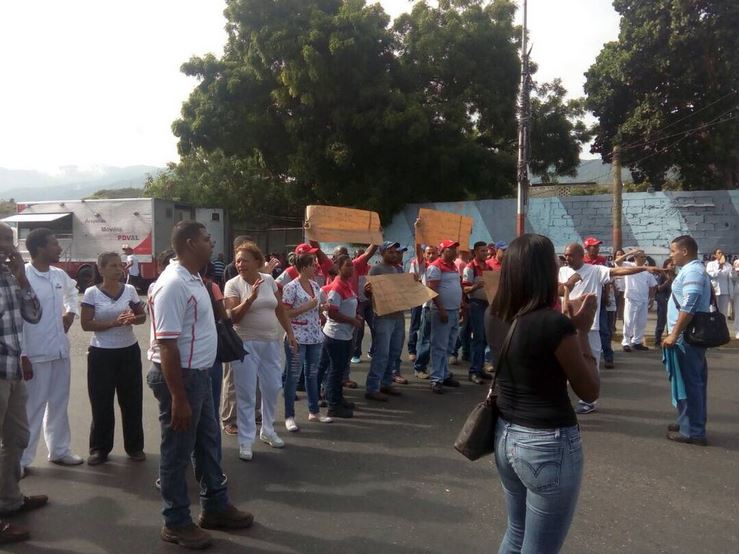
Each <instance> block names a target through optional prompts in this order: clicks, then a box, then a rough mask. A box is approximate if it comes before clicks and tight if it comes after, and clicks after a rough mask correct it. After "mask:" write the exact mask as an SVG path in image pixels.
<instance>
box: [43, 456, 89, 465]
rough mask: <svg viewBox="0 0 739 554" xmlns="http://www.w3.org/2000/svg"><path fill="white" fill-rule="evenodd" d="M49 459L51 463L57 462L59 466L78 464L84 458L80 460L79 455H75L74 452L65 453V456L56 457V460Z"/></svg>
mask: <svg viewBox="0 0 739 554" xmlns="http://www.w3.org/2000/svg"><path fill="white" fill-rule="evenodd" d="M49 461H50V462H51V463H52V464H57V465H60V466H78V465H80V464H81V463H82V462H83V461H84V460H82V458H80V457H79V456H76V455H75V454H67V455H66V456H62V457H61V458H57V459H56V460H49Z"/></svg>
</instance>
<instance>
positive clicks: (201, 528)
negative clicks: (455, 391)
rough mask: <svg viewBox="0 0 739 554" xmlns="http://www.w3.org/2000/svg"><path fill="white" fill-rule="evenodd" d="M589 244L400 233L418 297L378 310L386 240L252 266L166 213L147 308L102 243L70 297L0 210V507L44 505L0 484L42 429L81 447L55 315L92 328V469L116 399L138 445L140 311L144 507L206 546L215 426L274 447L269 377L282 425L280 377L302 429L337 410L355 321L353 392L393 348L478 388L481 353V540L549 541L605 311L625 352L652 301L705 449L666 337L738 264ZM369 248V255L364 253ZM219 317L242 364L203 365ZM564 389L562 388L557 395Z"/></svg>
mask: <svg viewBox="0 0 739 554" xmlns="http://www.w3.org/2000/svg"><path fill="white" fill-rule="evenodd" d="M600 245H601V241H599V240H598V239H597V238H595V237H587V238H586V239H585V241H584V242H583V244H580V243H572V244H569V245H567V247H566V248H565V250H564V253H563V255H562V256H561V257H558V256H557V255H555V250H554V246H553V245H552V243H551V241H549V239H547V238H546V237H543V236H540V235H524V236H522V237H519V238H517V239H515V240H514V241H513V242H512V243H511V244H510V245H508V244H507V243H505V242H503V241H498V242H495V243H486V242H476V243H474V245H472V248H471V251H470V252H464V251H461V250H460V244H459V243H458V242H456V241H455V240H443V241H441V242H440V243H439V244H438V245H417V246H416V252H415V254H416V255H415V257H414V258H412V259H411V260H410V264H409V269H408V271H410V272H411V273H413V274H414V275H415V276H416V278H417V280H418V281H420V282H422V283H423V284H424V285H426V286H427V287H429V288H430V289H432V290H433V291H434V292H436V293H437V294H436V296H434V298H433V299H432V300H429V301H428V302H427V303H426V304H425V305H423V306H418V307H416V308H414V309H413V310H411V312H410V314H406V313H405V312H404V311H403V310H399V311H396V312H394V313H389V314H383V315H378V314H376V313H374V309H373V304H372V283H371V279H368V277H372V276H379V275H392V274H398V273H402V272H404V271H406V269H405V267H406V266H405V264H404V257H405V254H406V248H404V247H403V246H402V245H401V244H399V243H398V242H393V241H386V242H383V243H382V244H379V245H370V246H369V247H367V248H366V249H360V250H357V251H356V252H355V253H354V255H353V256H350V255H349V253H348V251H347V249H346V248H345V247H338V248H336V249H335V251H334V252H333V255H332V256H329V255H327V254H326V253H324V252H323V251H322V250H321V247H320V245H319V244H318V243H315V242H308V243H304V244H300V245H298V246H297V247H296V248H295V249H294V251H293V252H292V253H291V254H290V256H289V257H288V260H281V259H280V258H279V257H278V256H270V259H269V260H267V259H265V256H264V255H263V254H262V252H261V250H260V249H259V247H258V246H257V245H256V244H255V243H254V241H253V240H251V238H250V237H247V236H240V237H237V238H236V239H235V240H234V242H233V248H234V250H233V260H234V261H233V262H232V263H230V264H226V263H225V261H224V256H223V255H219V256H217V257H216V259H215V260H213V261H212V260H211V259H212V255H213V252H212V250H213V245H212V242H211V239H210V237H209V235H208V233H207V231H206V228H205V226H204V225H202V224H200V223H198V222H192V221H184V222H180V223H178V224H177V225H176V226H175V227H174V229H173V231H172V249H171V250H168V251H165V252H162V253H161V254H160V255H159V256H158V258H157V261H158V266H159V271H160V275H159V277H158V279H157V280H156V281H155V282H154V283H152V284H151V285H150V287H149V289H148V294H147V302H146V304H145V303H144V302H142V301H141V300H140V297H139V295H138V293H137V291H136V288H135V286H134V285H139V284H140V283H138V282H136V283H132V282H131V274H130V271H131V268H132V267H134V265H135V264H134V262H132V260H131V259H130V256H131V254H130V253H128V252H127V251H125V250H124V252H127V258H126V259H122V258H121V256H120V255H119V254H118V253H117V252H103V253H101V254H100V256H99V259H98V268H99V272H100V276H101V282H99V283H98V284H96V285H93V286H90V287H89V288H88V289H87V290H86V291H85V292H84V296H83V298H82V302H81V307H78V299H77V291H76V289H75V282H74V280H72V279H71V278H70V277H69V276H68V275H67V274H66V273H65V272H64V271H63V270H61V269H59V268H58V267H55V265H54V264H56V263H57V262H58V261H59V255H60V253H61V249H60V247H59V243H58V241H57V240H56V237H55V236H54V234H53V232H52V231H51V230H49V229H36V230H34V231H32V232H31V233H30V234H29V235H28V237H27V239H26V247H27V249H28V251H29V254H30V256H31V261H30V262H29V263H27V264H24V263H23V260H22V258H21V257H20V255H19V254H18V252H17V250H16V249H15V247H14V246H13V234H12V230H11V229H10V228H9V227H7V226H6V225H0V254H1V256H0V259H1V260H5V261H0V302H1V303H2V304H3V308H4V309H3V310H2V311H1V312H0V313H1V314H2V315H1V319H0V323H1V325H2V327H1V328H2V333H1V334H0V337H1V338H0V341H2V346H3V348H2V349H0V358H2V361H3V365H2V367H3V372H2V373H1V374H0V377H2V379H0V419H1V420H2V421H0V429H2V454H3V457H2V463H0V471H2V476H1V477H2V478H1V479H0V482H1V483H2V490H1V491H0V514H5V515H8V514H13V513H18V512H23V511H29V510H33V509H36V508H39V507H41V506H43V505H44V504H46V502H47V500H48V499H47V498H46V497H45V496H42V495H37V496H24V495H23V494H21V492H20V488H19V481H20V479H22V478H23V477H24V476H25V475H27V474H32V468H31V463H32V462H33V460H34V458H35V455H36V450H37V443H38V441H39V438H40V436H41V431H42V430H43V432H44V439H45V442H46V446H47V449H48V453H49V454H48V459H49V461H51V462H53V463H56V464H60V465H76V464H81V463H83V461H84V460H83V459H82V458H81V457H80V456H78V455H76V454H74V453H73V452H72V451H71V448H70V443H71V436H70V427H69V419H68V416H67V404H68V401H69V389H70V369H71V367H70V366H71V363H70V345H69V339H68V337H67V331H68V330H69V328H70V326H71V325H72V324H73V322H74V320H75V318H77V317H79V318H80V321H81V326H82V329H83V330H84V331H87V332H90V333H91V340H90V346H89V350H88V358H87V365H88V367H87V384H88V394H89V399H90V405H91V413H92V422H91V426H90V432H89V453H88V458H87V463H88V464H89V465H96V464H102V463H105V462H106V461H107V460H108V456H109V454H110V452H111V450H112V448H113V445H114V428H115V424H114V422H115V416H114V399H115V397H116V396H117V397H118V403H119V406H120V411H121V418H122V423H123V444H124V448H125V451H126V453H127V454H128V457H129V458H130V459H131V460H132V461H142V460H144V459H145V458H146V455H145V454H144V433H143V423H142V404H143V399H142V395H143V377H142V365H141V351H140V348H139V344H138V341H137V339H136V336H135V334H134V331H133V326H134V325H141V324H144V323H145V322H146V321H147V318H148V320H149V323H150V325H151V337H150V344H149V348H148V352H147V358H148V359H149V360H150V362H151V368H150V369H149V371H148V373H147V375H146V383H147V385H148V387H149V388H150V389H151V391H152V393H153V395H154V397H155V399H156V400H157V402H158V405H159V421H160V426H161V443H160V464H159V473H158V475H157V476H156V477H155V481H156V486H157V488H158V489H159V490H160V493H161V497H162V506H163V508H162V515H163V518H164V526H163V527H162V530H161V538H162V539H163V540H165V541H168V542H173V543H177V544H180V545H182V546H185V547H188V548H204V547H206V546H208V545H209V544H210V542H211V538H210V536H209V535H208V533H207V532H206V531H205V529H216V528H221V529H242V528H246V527H249V526H250V525H251V524H252V522H253V519H254V518H253V516H252V514H250V513H248V512H245V511H242V510H239V509H238V508H236V507H235V506H234V505H233V504H232V503H231V501H230V499H229V496H228V486H227V484H228V478H227V476H226V475H225V474H224V472H223V470H222V467H221V460H222V444H221V440H222V439H221V437H222V433H223V434H225V435H226V436H234V437H236V438H237V441H238V456H239V458H240V459H242V460H244V461H246V462H248V461H250V460H252V459H253V457H254V451H253V445H254V443H255V442H256V441H257V439H258V440H260V441H262V442H264V443H265V444H267V445H269V446H270V447H273V448H283V447H285V440H284V439H283V438H282V437H281V436H280V434H279V433H278V429H277V427H278V426H277V422H278V418H277V414H278V403H279V401H280V391H282V392H283V395H282V396H283V402H284V416H285V417H284V429H285V430H286V432H288V433H293V432H297V431H299V429H300V427H299V425H298V421H297V420H298V419H299V418H297V417H296V403H295V400H296V395H297V391H298V389H302V390H305V392H306V396H307V403H306V404H307V411H308V413H307V422H308V424H312V423H316V424H329V423H331V422H333V421H334V420H335V419H337V418H351V417H353V416H354V411H355V405H354V403H353V402H351V401H349V400H348V399H347V398H346V397H345V396H344V390H345V389H352V388H357V387H358V386H359V385H358V384H357V382H356V381H354V380H353V379H352V374H351V371H352V366H353V365H355V364H358V363H361V362H362V344H363V338H364V333H365V329H366V328H368V329H369V331H370V333H371V347H370V349H369V353H368V357H369V370H368V372H367V377H366V381H365V383H364V387H365V392H364V398H365V399H366V400H368V401H371V402H379V403H386V402H388V401H389V400H390V399H391V398H393V397H398V396H401V395H402V392H401V388H402V386H403V385H405V384H407V383H408V379H407V377H406V376H404V375H403V374H402V371H401V357H402V352H403V349H404V347H405V346H406V344H407V351H408V361H409V362H410V363H411V364H412V365H413V372H414V377H415V378H416V379H418V380H421V381H427V382H428V383H429V384H428V387H429V390H430V392H431V393H432V394H443V393H444V392H445V391H446V390H447V389H448V388H455V387H459V386H460V382H459V380H458V379H457V377H456V376H455V375H454V374H453V373H452V368H453V367H456V366H458V365H460V364H461V363H462V362H464V361H468V362H469V369H468V371H467V375H468V378H469V381H470V382H472V383H474V384H478V385H484V384H486V383H487V384H489V382H490V380H491V379H492V378H493V374H494V373H495V372H496V368H497V373H498V377H497V385H498V388H499V392H500V396H499V408H500V414H501V416H500V419H499V422H498V428H497V432H496V464H497V466H498V469H499V473H500V478H501V482H502V486H503V490H504V492H505V497H506V505H507V508H508V514H509V519H508V528H507V531H506V534H505V537H504V539H503V545H502V546H501V552H517V551H521V548H522V545H523V547H524V551H536V552H549V551H551V552H556V551H558V549H559V548H560V546H561V544H562V542H563V541H564V538H565V536H566V533H567V529H568V528H569V524H570V522H571V519H572V516H573V514H574V509H575V505H576V502H577V496H578V491H579V483H580V479H581V475H582V453H581V445H580V436H579V429H578V427H577V419H576V415H575V414H576V413H578V414H588V413H592V412H594V411H596V410H597V408H598V402H597V401H598V398H599V396H600V395H599V388H600V380H599V371H600V362H601V358H603V360H604V366H605V367H606V368H612V367H614V355H613V351H612V349H611V339H612V334H613V332H614V327H615V320H616V318H617V317H618V314H619V311H621V310H622V311H623V319H624V325H623V339H622V348H623V350H624V352H631V351H635V350H636V351H640V350H648V347H647V346H646V344H645V343H646V341H645V335H646V321H647V311H648V310H649V309H650V308H651V307H652V305H653V303H655V302H656V304H657V313H658V322H657V329H656V330H655V339H656V343H657V344H658V345H660V346H661V347H662V349H663V351H664V352H665V364H666V368H667V371H668V375H669V376H670V380H671V386H672V392H673V404H674V406H675V407H676V409H677V418H676V423H675V424H673V425H671V426H670V427H669V429H668V431H667V438H668V439H670V440H673V441H677V442H681V443H690V444H696V445H705V444H706V432H705V422H706V411H707V406H706V396H705V391H706V379H707V375H706V371H707V368H706V361H705V350H704V349H700V348H696V347H693V346H691V345H689V344H687V343H686V342H685V341H683V340H682V332H683V330H684V329H685V328H686V326H687V325H688V323H689V321H690V318H691V317H692V314H694V313H696V312H697V311H708V310H709V305H710V303H711V297H712V295H711V291H712V290H714V291H715V298H716V303H717V305H718V308H719V309H721V310H726V309H727V307H728V306H729V305H730V304H731V303H730V302H729V301H728V300H727V299H725V298H723V299H722V297H728V298H731V295H732V294H733V293H734V291H736V292H739V282H738V280H739V262H734V265H733V266H732V265H731V264H728V263H727V262H726V259H725V256H724V255H723V253H722V252H721V251H716V252H715V253H714V258H715V260H714V261H713V262H711V263H709V264H708V268H707V269H706V268H704V266H703V264H702V263H701V262H700V261H699V260H698V258H697V256H698V245H697V244H696V243H695V241H694V240H693V239H692V238H690V237H689V236H681V237H678V238H676V239H674V240H673V241H672V243H671V244H670V252H671V254H670V257H669V258H668V260H666V261H665V264H664V265H663V266H662V267H659V268H658V267H656V266H655V265H654V264H650V263H648V258H647V256H646V255H645V254H644V252H642V251H640V250H632V251H629V252H620V253H619V252H617V253H616V255H615V257H614V259H613V260H612V262H609V261H608V260H607V259H606V258H605V257H604V256H602V255H601V254H600ZM375 254H379V258H380V259H379V261H378V262H377V263H374V264H371V263H370V261H371V259H372V258H373V256H375ZM285 265H287V267H285V268H283V266H285ZM727 268H728V269H727ZM677 269H679V271H676V270H677ZM137 271H138V269H137ZM488 271H495V272H499V273H500V285H499V288H498V291H497V294H496V295H495V298H494V299H493V300H492V302H490V299H489V298H488V297H487V295H486V291H485V283H484V274H485V272H488ZM127 279H128V283H125V281H126V280H127ZM735 285H736V286H735ZM737 298H739V294H738V295H735V297H734V300H733V305H734V313H736V309H737V304H739V302H738V301H737ZM147 305H148V309H147ZM407 315H409V316H410V327H409V330H408V336H407V337H406V316H407ZM735 319H736V318H735ZM217 324H221V325H220V326H219V325H217ZM224 325H226V326H232V328H233V330H234V331H235V333H236V334H237V335H238V337H239V339H240V340H241V341H242V343H243V349H244V351H245V355H244V356H243V359H240V360H235V361H231V362H229V363H222V362H221V361H220V359H219V355H218V352H219V332H221V331H220V330H221V329H222V328H223V327H224ZM735 325H737V326H738V328H737V329H736V330H737V336H738V337H739V323H735ZM665 330H666V333H667V334H665ZM406 339H407V340H406ZM568 383H569V384H570V386H571V387H572V389H573V391H574V392H575V394H576V395H577V396H578V397H579V398H580V400H579V402H578V404H577V406H576V408H575V409H573V407H572V405H571V404H570V400H569V396H568V387H567V384H568ZM322 408H325V409H326V411H325V412H323V413H322V411H321V409H322ZM257 433H258V434H257ZM562 452H566V453H567V456H566V457H562ZM557 457H559V458H558V459H560V461H559V462H558V463H557V464H555V463H553V461H552V460H554V459H555V458H557ZM549 458H552V459H551V460H550V459H549ZM191 464H192V466H193V467H194V471H195V478H196V480H197V481H198V483H199V485H200V504H201V514H200V516H199V517H198V519H197V525H196V524H195V522H194V521H193V519H192V516H191V512H190V500H189V498H188V494H187V484H186V482H187V481H186V473H187V469H188V467H189V466H190V465H191ZM522 467H526V468H529V471H528V472H524V471H521V468H522ZM555 470H556V475H555ZM28 536H29V534H28V531H26V530H24V529H21V528H19V527H17V526H15V525H13V524H12V523H8V522H3V523H2V524H0V542H13V541H19V540H24V539H26V538H28ZM545 544H546V546H543V545H545ZM537 545H540V546H541V548H539V546H537Z"/></svg>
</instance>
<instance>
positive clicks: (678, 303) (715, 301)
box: [672, 273, 718, 311]
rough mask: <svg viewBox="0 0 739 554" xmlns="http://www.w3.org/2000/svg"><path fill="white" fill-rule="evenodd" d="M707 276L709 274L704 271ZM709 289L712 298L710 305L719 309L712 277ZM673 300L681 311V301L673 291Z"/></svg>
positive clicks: (716, 309) (709, 281)
mask: <svg viewBox="0 0 739 554" xmlns="http://www.w3.org/2000/svg"><path fill="white" fill-rule="evenodd" d="M703 275H705V276H706V277H708V274H706V273H704V274H703ZM708 290H709V293H710V294H711V300H710V302H709V306H713V309H714V310H715V311H718V301H717V300H716V292H715V291H714V290H713V283H711V279H710V278H709V279H708ZM672 301H673V302H674V303H675V307H677V311H680V310H681V308H680V302H678V301H677V297H676V296H675V293H674V292H673V293H672Z"/></svg>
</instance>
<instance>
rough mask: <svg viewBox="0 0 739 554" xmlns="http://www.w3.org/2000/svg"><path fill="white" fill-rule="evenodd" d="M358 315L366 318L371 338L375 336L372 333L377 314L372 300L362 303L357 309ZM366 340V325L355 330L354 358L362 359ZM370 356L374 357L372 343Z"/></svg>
mask: <svg viewBox="0 0 739 554" xmlns="http://www.w3.org/2000/svg"><path fill="white" fill-rule="evenodd" d="M357 315H358V316H361V317H363V318H364V322H365V323H366V324H367V327H369V330H370V336H374V334H373V332H372V322H373V321H374V319H375V314H374V312H373V311H372V302H371V301H370V300H366V301H361V302H359V305H358V307H357ZM363 340H364V325H362V326H361V327H355V328H354V338H353V343H354V351H353V352H352V356H354V357H355V358H361V357H362V341H363ZM369 352H370V355H372V343H371V342H370V351H369Z"/></svg>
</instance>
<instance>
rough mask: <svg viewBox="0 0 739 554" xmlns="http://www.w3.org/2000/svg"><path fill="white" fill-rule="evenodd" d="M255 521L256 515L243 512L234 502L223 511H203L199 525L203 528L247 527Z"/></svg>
mask: <svg viewBox="0 0 739 554" xmlns="http://www.w3.org/2000/svg"><path fill="white" fill-rule="evenodd" d="M252 523H254V516H253V515H252V514H250V513H249V512H242V511H241V510H239V509H238V508H236V506H234V505H233V504H229V505H228V506H226V509H225V510H223V511H221V512H202V513H201V514H200V517H199V518H198V525H200V527H202V528H203V529H246V528H247V527H251V525H252Z"/></svg>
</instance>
